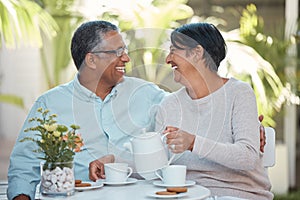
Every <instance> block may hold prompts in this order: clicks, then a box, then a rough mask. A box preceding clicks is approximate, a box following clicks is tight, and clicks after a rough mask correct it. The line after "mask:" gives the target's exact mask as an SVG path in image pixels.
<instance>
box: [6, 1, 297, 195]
mask: <svg viewBox="0 0 300 200" xmlns="http://www.w3.org/2000/svg"><path fill="white" fill-rule="evenodd" d="M299 7H300V6H299V0H254V1H248V0H226V1H221V0H189V1H188V0H88V1H84V0H35V1H30V0H19V1H17V0H0V13H1V14H0V36H1V40H0V180H4V181H5V180H7V168H8V165H9V156H10V153H11V150H12V148H13V145H14V143H15V140H16V138H17V135H18V133H19V131H20V129H21V127H22V124H23V122H24V120H25V117H26V115H27V113H28V111H29V109H30V108H31V106H32V104H33V102H34V100H35V99H36V98H37V97H38V96H40V95H41V94H42V93H43V92H45V91H46V90H48V89H50V88H52V87H55V86H56V85H58V84H61V83H65V82H67V81H69V80H71V79H73V77H74V74H75V73H76V68H75V67H74V65H73V62H72V61H71V57H70V50H69V49H70V39H71V37H72V34H73V31H74V30H75V29H76V27H78V25H79V24H81V23H82V22H84V21H88V20H96V19H103V20H108V21H110V22H112V23H114V24H116V25H118V26H119V27H120V29H121V31H122V34H123V35H124V38H125V40H126V43H127V45H128V47H129V56H130V57H131V63H129V64H128V65H127V66H126V71H127V75H128V76H136V77H140V78H143V79H146V80H148V81H152V82H154V83H156V84H158V85H159V86H160V87H161V88H163V89H165V90H168V91H175V90H177V89H178V88H179V87H180V86H179V85H177V84H175V83H174V81H173V79H172V71H171V69H170V66H168V65H166V64H165V61H164V59H165V56H166V53H168V48H169V46H168V45H169V41H168V36H169V33H170V31H171V30H172V29H174V28H176V27H178V26H180V25H181V24H184V23H191V22H204V21H205V22H210V23H213V24H214V25H216V26H217V27H218V28H219V29H220V30H221V31H222V34H223V36H224V38H225V39H226V41H227V46H228V54H227V58H226V60H224V61H223V62H222V65H221V67H220V71H219V73H220V74H221V75H222V76H226V77H231V76H234V77H236V78H238V79H241V80H243V81H246V82H248V83H249V84H251V85H252V87H253V89H254V91H255V94H256V97H257V102H258V109H259V113H260V114H263V115H264V116H265V118H264V121H263V125H264V126H271V127H274V128H275V130H276V165H275V166H274V167H271V168H269V169H268V171H269V175H270V179H271V181H272V184H273V188H272V190H273V192H274V193H276V194H285V193H288V192H290V191H291V190H292V189H298V188H300V137H299V134H300V128H299V126H300V118H299V117H300V107H299V101H300V100H299V94H300V82H299V80H300V62H299V60H300V28H299V24H300V23H299V10H300V9H299ZM278 177H279V178H278ZM299 194H300V192H299ZM277 197H278V196H277ZM278 198H279V197H278Z"/></svg>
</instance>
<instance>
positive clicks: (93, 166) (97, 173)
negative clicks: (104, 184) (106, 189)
mask: <svg viewBox="0 0 300 200" xmlns="http://www.w3.org/2000/svg"><path fill="white" fill-rule="evenodd" d="M113 162H115V157H114V155H106V156H103V157H102V158H99V159H97V160H94V161H92V162H90V165H89V178H90V179H91V180H92V181H96V180H98V179H101V178H102V179H104V178H105V173H104V164H105V163H113Z"/></svg>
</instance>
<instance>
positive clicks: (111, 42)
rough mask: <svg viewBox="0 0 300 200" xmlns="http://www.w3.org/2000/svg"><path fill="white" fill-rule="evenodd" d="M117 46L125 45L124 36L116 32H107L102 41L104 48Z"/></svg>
mask: <svg viewBox="0 0 300 200" xmlns="http://www.w3.org/2000/svg"><path fill="white" fill-rule="evenodd" d="M116 45H121V46H123V45H124V40H123V37H122V35H121V34H120V33H119V32H116V31H109V32H107V33H106V34H105V35H104V37H103V41H102V46H116Z"/></svg>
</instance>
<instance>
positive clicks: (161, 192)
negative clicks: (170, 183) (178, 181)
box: [155, 191, 177, 195]
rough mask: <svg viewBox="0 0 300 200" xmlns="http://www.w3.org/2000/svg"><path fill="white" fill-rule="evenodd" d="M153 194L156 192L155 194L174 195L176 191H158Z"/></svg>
mask: <svg viewBox="0 0 300 200" xmlns="http://www.w3.org/2000/svg"><path fill="white" fill-rule="evenodd" d="M155 194H157V195H175V194H177V193H176V192H168V191H158V192H155Z"/></svg>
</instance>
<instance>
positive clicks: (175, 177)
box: [155, 165, 186, 186]
mask: <svg viewBox="0 0 300 200" xmlns="http://www.w3.org/2000/svg"><path fill="white" fill-rule="evenodd" d="M159 171H161V175H160V174H159V173H158V172H159ZM155 174H156V176H158V177H159V178H160V179H161V180H162V181H163V183H164V184H166V185H174V186H179V185H184V184H185V179H186V166H185V165H169V166H166V167H164V168H162V169H159V170H157V171H156V172H155Z"/></svg>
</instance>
